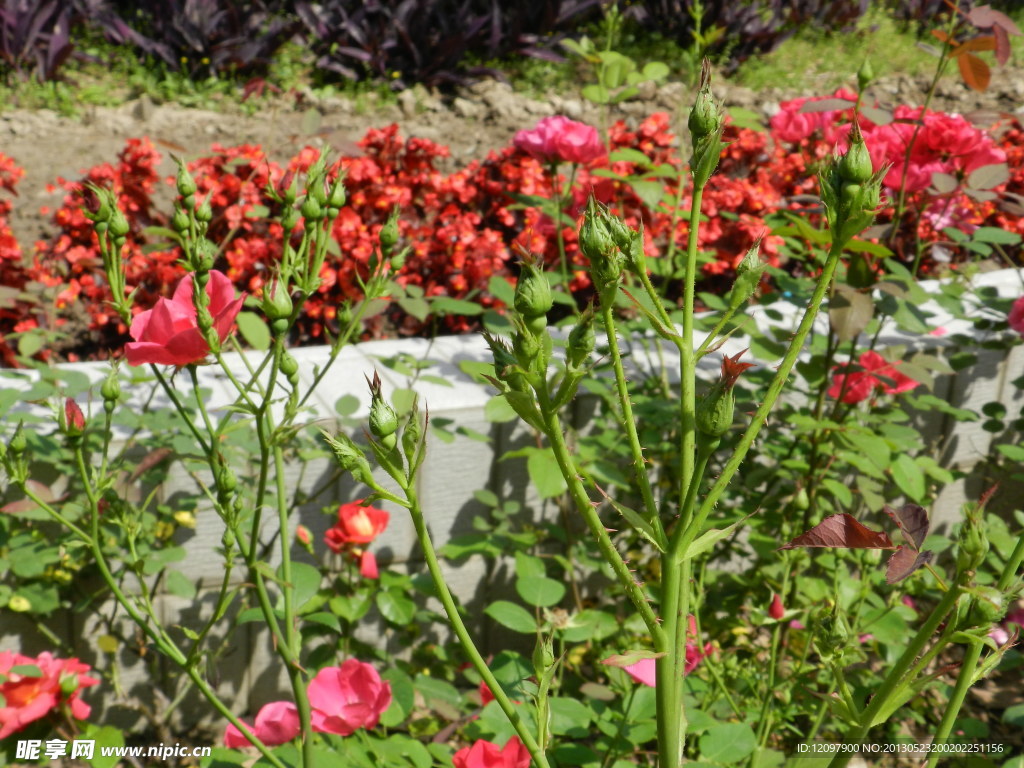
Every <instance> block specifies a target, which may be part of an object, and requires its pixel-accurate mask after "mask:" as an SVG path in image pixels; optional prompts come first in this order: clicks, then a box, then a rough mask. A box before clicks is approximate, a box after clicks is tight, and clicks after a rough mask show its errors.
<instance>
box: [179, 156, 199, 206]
mask: <svg viewBox="0 0 1024 768" xmlns="http://www.w3.org/2000/svg"><path fill="white" fill-rule="evenodd" d="M174 183H175V186H177V188H178V194H179V195H181V196H182V197H189V196H190V195H194V194H195V193H196V180H195V179H193V178H192V174H191V173H189V172H188V168H186V167H185V164H184V163H183V162H181V161H180V160H179V161H178V175H177V176H176V177H175V180H174Z"/></svg>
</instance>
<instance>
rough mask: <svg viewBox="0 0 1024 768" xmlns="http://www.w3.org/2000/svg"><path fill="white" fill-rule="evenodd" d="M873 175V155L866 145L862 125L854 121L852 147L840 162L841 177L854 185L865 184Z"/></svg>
mask: <svg viewBox="0 0 1024 768" xmlns="http://www.w3.org/2000/svg"><path fill="white" fill-rule="evenodd" d="M871 174H872V168H871V153H870V152H868V145H867V144H865V143H864V136H863V135H862V134H861V132H860V124H859V123H858V122H857V121H854V123H853V129H852V130H851V131H850V147H849V149H847V150H846V154H845V155H843V156H842V158H841V159H840V160H839V175H840V177H842V178H843V179H844V180H846V181H849V182H851V183H853V184H864V183H865V182H867V181H869V180H870V179H871Z"/></svg>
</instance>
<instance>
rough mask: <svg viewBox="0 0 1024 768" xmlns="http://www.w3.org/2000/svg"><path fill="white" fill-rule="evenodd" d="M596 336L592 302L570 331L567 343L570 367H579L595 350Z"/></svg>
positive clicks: (566, 348) (566, 350) (566, 349)
mask: <svg viewBox="0 0 1024 768" xmlns="http://www.w3.org/2000/svg"><path fill="white" fill-rule="evenodd" d="M595 342H596V337H595V335H594V306H593V305H592V304H591V305H590V306H589V307H587V308H586V310H584V312H583V314H581V315H580V316H579V318H578V319H577V320H576V325H574V326H573V328H572V330H571V331H569V340H568V342H567V343H566V345H565V352H566V359H567V360H568V362H569V367H570V368H579V367H581V366H582V365H583V364H584V363H585V362H586V361H587V358H588V357H590V354H591V353H592V352H593V351H594V344H595Z"/></svg>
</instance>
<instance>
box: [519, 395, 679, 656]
mask: <svg viewBox="0 0 1024 768" xmlns="http://www.w3.org/2000/svg"><path fill="white" fill-rule="evenodd" d="M537 396H538V399H539V401H540V410H541V413H542V414H543V419H544V434H545V435H546V436H547V438H548V442H549V443H550V444H551V450H552V452H553V453H554V454H555V460H556V461H557V462H558V468H559V470H560V471H561V473H562V477H564V478H565V482H566V485H567V486H568V488H569V494H570V495H571V496H572V499H573V502H574V503H575V505H576V509H577V511H578V512H579V513H580V515H582V516H583V520H584V522H585V523H586V524H587V527H588V528H589V529H590V533H591V534H592V535H593V536H594V538H595V539H596V540H597V545H598V548H599V549H600V550H601V554H602V555H603V556H604V559H605V562H607V563H608V565H610V566H611V568H612V571H614V573H615V575H616V577H618V579H619V583H621V584H622V586H623V588H624V589H625V590H626V596H627V597H629V600H630V602H631V603H633V606H634V607H635V608H636V610H637V612H638V613H639V614H640V618H641V619H643V622H644V624H646V625H647V631H648V632H650V633H651V637H652V638H653V639H654V647H655V648H656V649H658V648H660V647H662V646H663V645H664V638H665V637H666V635H665V633H664V630H663V628H662V625H661V624H660V623H659V621H658V617H657V616H655V614H654V611H653V610H652V609H651V605H650V603H648V602H647V596H646V595H645V594H644V592H643V590H642V589H641V588H640V586H639V585H638V584H637V583H636V579H635V578H634V576H633V574H632V573H631V572H630V570H629V568H628V567H627V566H626V563H625V561H623V559H622V556H621V555H620V554H619V551H618V550H617V549H615V545H614V544H613V543H612V540H611V537H610V536H609V535H608V529H606V528H605V527H604V523H602V522H601V518H600V517H598V514H597V510H596V509H594V505H593V504H592V503H591V501H590V497H589V496H588V495H587V491H586V489H585V488H584V487H583V482H582V481H581V480H580V477H579V472H578V471H577V469H576V465H575V464H574V463H573V460H572V456H571V455H570V454H569V449H568V448H567V447H566V445H565V438H564V437H563V432H562V424H561V422H560V421H559V419H558V414H557V412H556V411H555V409H554V407H553V406H552V403H551V398H550V397H549V396H548V394H547V392H546V391H545V390H544V388H543V387H541V388H540V389H539V390H538V391H537Z"/></svg>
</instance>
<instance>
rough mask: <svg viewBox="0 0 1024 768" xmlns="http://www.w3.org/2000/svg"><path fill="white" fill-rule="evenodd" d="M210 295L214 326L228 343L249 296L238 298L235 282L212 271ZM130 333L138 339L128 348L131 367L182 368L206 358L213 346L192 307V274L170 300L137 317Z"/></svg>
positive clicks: (164, 300) (208, 288) (176, 289)
mask: <svg viewBox="0 0 1024 768" xmlns="http://www.w3.org/2000/svg"><path fill="white" fill-rule="evenodd" d="M206 294H207V296H209V297H210V314H211V315H212V316H213V327H214V328H215V329H216V330H217V335H218V336H220V340H221V341H224V339H226V338H227V337H228V334H229V333H230V332H231V326H232V325H234V322H235V316H236V315H238V312H239V310H240V309H241V308H242V302H243V301H245V296H240V297H238V298H237V299H236V298H235V289H234V286H232V285H231V281H230V280H228V278H227V277H226V276H225V275H224V274H222V273H221V272H218V271H216V270H213V271H211V272H210V282H208V283H207V284H206ZM129 333H130V334H131V337H132V338H133V339H135V341H132V342H129V343H128V344H125V347H124V351H125V354H126V355H127V357H128V364H129V365H143V364H145V363H155V364H158V365H177V366H182V365H189V364H190V363H197V362H199V361H200V360H202V359H203V358H204V357H206V355H207V354H208V353H209V351H210V345H209V344H207V343H206V339H204V338H203V336H202V334H201V333H200V332H199V326H198V324H197V322H196V309H195V306H194V305H193V304H192V275H185V277H184V279H183V280H182V281H181V282H180V283H178V287H177V288H175V290H174V296H172V297H171V298H170V299H164V298H161V299H158V300H157V303H156V306H155V307H153V309H148V310H146V311H145V312H140V313H139V314H138V315H136V316H135V319H134V320H132V327H131V330H130V331H129Z"/></svg>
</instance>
